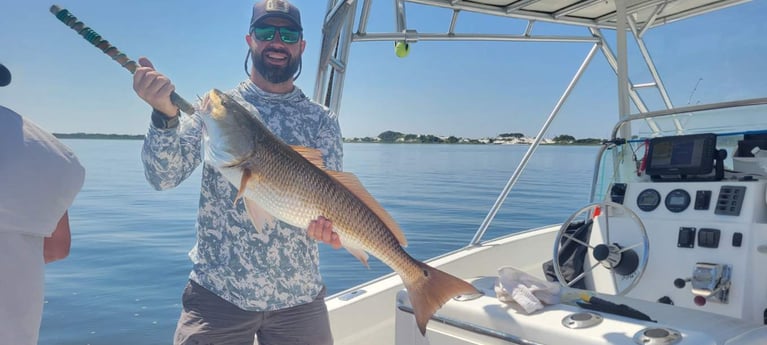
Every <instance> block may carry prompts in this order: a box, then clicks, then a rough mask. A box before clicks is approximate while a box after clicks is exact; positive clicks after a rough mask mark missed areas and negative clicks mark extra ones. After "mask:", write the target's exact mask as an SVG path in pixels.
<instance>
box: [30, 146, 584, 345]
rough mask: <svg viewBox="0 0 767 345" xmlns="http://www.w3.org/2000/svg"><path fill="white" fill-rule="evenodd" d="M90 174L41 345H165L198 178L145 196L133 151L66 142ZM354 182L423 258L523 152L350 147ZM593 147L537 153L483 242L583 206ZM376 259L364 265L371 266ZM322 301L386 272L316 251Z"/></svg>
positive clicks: (471, 223)
mask: <svg viewBox="0 0 767 345" xmlns="http://www.w3.org/2000/svg"><path fill="white" fill-rule="evenodd" d="M65 142H66V143H67V144H68V145H69V146H71V147H72V148H73V149H74V150H75V151H76V152H77V154H78V156H79V157H80V160H81V162H82V163H83V164H84V165H85V167H86V169H87V177H86V181H85V186H84V187H83V190H82V192H81V193H80V194H79V195H78V197H77V199H76V200H75V203H74V205H73V207H72V208H71V210H70V217H71V228H72V251H71V254H70V256H69V258H67V259H66V260H63V261H60V262H55V263H52V264H49V265H48V266H47V268H46V294H45V295H46V297H45V301H46V302H45V310H44V313H43V323H42V329H41V332H40V344H43V345H49V344H57V345H58V344H61V345H68V344H92V345H96V344H109V345H119V344H169V343H170V342H171V339H172V334H173V331H174V329H175V324H176V320H177V318H178V315H179V311H180V308H181V306H180V297H181V291H182V289H183V287H184V284H185V283H186V281H187V275H188V273H189V270H190V268H191V263H190V261H189V259H188V257H187V252H188V251H189V249H190V248H191V247H192V245H193V244H194V220H195V218H196V206H197V201H198V192H199V184H200V174H199V169H198V171H197V172H196V173H195V174H194V175H192V176H191V177H190V178H189V179H188V180H187V181H185V182H184V183H183V184H182V185H180V186H179V187H177V188H176V189H174V190H170V191H163V192H157V191H154V190H153V189H151V188H150V187H149V185H148V184H147V183H146V181H145V179H144V175H143V170H142V167H141V162H140V157H139V154H140V150H141V142H140V141H121V140H116V141H109V140H66V141H65ZM344 149H345V159H344V164H345V170H346V171H350V172H354V173H355V174H357V176H358V177H359V178H360V180H361V181H362V183H363V184H364V185H365V186H366V187H367V188H368V190H369V191H370V192H371V193H372V194H373V196H375V197H376V198H377V199H378V200H379V202H380V203H381V204H382V205H383V206H384V207H385V208H386V209H387V210H388V211H389V212H390V213H391V214H392V216H393V217H394V219H396V220H397V221H398V222H399V223H400V225H401V227H402V229H403V230H404V231H405V234H406V236H407V237H408V242H409V247H408V249H407V250H408V252H409V253H410V254H411V255H413V256H414V257H416V258H418V259H422V260H425V259H428V258H431V257H434V256H436V255H439V254H442V253H444V252H445V251H450V250H454V249H458V248H460V247H462V246H464V245H466V244H467V243H468V242H469V241H470V240H471V238H472V237H473V234H474V232H475V231H476V229H477V228H478V227H479V225H480V224H481V222H482V220H483V219H484V217H485V215H486V214H487V211H488V210H489V209H490V207H491V206H492V205H493V203H494V202H495V200H496V198H497V197H498V194H499V193H500V191H501V190H502V188H503V186H504V185H505V183H506V181H507V180H508V178H509V177H510V176H511V174H512V172H513V171H514V168H515V167H516V164H517V163H518V162H519V160H520V159H521V158H522V156H523V155H524V152H525V150H527V146H516V145H502V146H501V145H416V144H407V145H386V144H346V145H345V146H344ZM596 153H597V148H596V147H563V146H545V147H541V148H539V149H538V152H537V155H536V156H535V157H534V158H533V159H532V161H531V162H530V165H529V166H528V170H527V171H526V173H525V174H524V175H523V176H522V179H521V181H520V182H519V183H518V184H517V186H516V187H515V190H513V191H512V193H511V195H510V197H509V199H507V201H506V203H505V204H504V207H503V208H502V209H501V212H500V213H499V214H498V216H497V217H496V221H495V222H494V223H493V225H492V226H491V227H490V229H489V231H488V233H487V234H486V236H485V238H491V237H496V236H498V235H501V234H505V233H508V232H514V231H520V230H524V229H529V228H532V227H538V226H543V225H549V224H554V223H559V222H562V221H564V220H565V219H566V218H567V216H569V215H570V214H571V213H572V212H573V211H575V210H576V209H577V208H579V207H580V206H583V205H585V204H586V203H587V202H588V200H587V199H588V194H589V186H590V182H591V169H592V167H593V164H594V159H595V157H596V156H595V155H596ZM371 259H372V258H371ZM321 269H322V274H323V276H324V278H325V282H326V284H327V286H328V291H329V293H331V294H332V293H336V292H339V291H342V290H344V289H346V288H350V287H353V286H355V285H357V284H360V283H362V282H364V281H367V280H369V279H371V278H374V277H377V276H379V275H382V274H385V273H388V272H390V270H389V268H388V267H387V266H385V265H383V264H382V263H380V262H379V261H377V260H375V259H372V260H371V263H370V269H366V268H365V267H364V266H362V265H361V264H360V263H359V262H358V261H357V260H356V259H355V258H354V257H352V256H351V255H350V254H348V253H347V252H346V251H345V250H332V249H329V248H328V247H327V246H321Z"/></svg>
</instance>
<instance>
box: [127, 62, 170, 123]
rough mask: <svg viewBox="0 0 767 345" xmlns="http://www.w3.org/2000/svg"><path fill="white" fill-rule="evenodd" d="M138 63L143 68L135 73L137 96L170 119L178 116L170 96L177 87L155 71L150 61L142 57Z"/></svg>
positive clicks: (134, 80) (134, 85)
mask: <svg viewBox="0 0 767 345" xmlns="http://www.w3.org/2000/svg"><path fill="white" fill-rule="evenodd" d="M138 63H139V65H141V67H138V68H136V72H135V73H133V91H136V94H137V95H138V96H139V97H141V99H143V100H144V102H147V103H148V104H149V105H151V106H152V108H154V109H157V110H159V111H161V112H162V113H163V114H165V115H167V116H168V117H173V116H176V114H178V107H177V106H175V105H173V103H172V102H171V101H170V94H171V92H173V91H174V90H175V89H176V87H175V86H174V85H173V84H172V83H171V82H170V79H168V77H166V76H164V75H162V74H161V73H159V72H157V71H155V69H154V65H152V62H151V61H149V59H147V58H145V57H141V58H139V59H138Z"/></svg>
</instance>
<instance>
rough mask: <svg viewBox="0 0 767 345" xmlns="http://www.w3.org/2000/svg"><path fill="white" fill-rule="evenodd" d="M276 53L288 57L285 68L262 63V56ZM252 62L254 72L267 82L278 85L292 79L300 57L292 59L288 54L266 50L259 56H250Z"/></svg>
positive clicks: (286, 52) (281, 51)
mask: <svg viewBox="0 0 767 345" xmlns="http://www.w3.org/2000/svg"><path fill="white" fill-rule="evenodd" d="M270 51H272V52H278V53H282V54H285V55H287V56H288V64H287V66H285V67H276V66H267V65H266V63H265V62H264V55H265V54H266V53H268V52H270ZM250 55H251V58H252V60H253V67H255V68H256V71H258V73H260V74H261V76H263V77H264V79H266V80H268V81H269V82H272V83H275V84H279V83H282V82H285V81H287V80H288V79H291V78H293V76H294V75H295V74H296V71H298V67H299V65H300V64H301V56H298V57H297V58H294V57H293V55H291V54H290V52H288V51H285V50H278V49H266V50H264V51H263V52H261V55H257V54H250Z"/></svg>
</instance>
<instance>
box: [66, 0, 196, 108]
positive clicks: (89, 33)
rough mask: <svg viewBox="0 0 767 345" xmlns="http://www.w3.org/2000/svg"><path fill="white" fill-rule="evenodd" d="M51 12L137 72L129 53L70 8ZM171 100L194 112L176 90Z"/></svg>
mask: <svg viewBox="0 0 767 345" xmlns="http://www.w3.org/2000/svg"><path fill="white" fill-rule="evenodd" d="M51 13H53V15H54V16H56V18H58V19H59V20H60V21H61V22H62V23H64V24H65V25H66V26H68V27H70V28H72V30H75V31H76V32H77V33H78V34H80V36H82V37H83V38H84V39H85V40H86V41H88V42H90V44H92V45H93V46H94V47H96V48H98V49H101V51H102V52H103V53H104V54H107V55H108V56H109V57H111V58H112V60H115V61H116V62H117V63H119V64H120V66H123V67H124V68H125V69H127V70H128V71H130V72H131V74H133V73H135V72H136V68H138V64H137V63H136V61H133V60H131V59H130V58H129V57H128V56H127V55H125V54H123V53H122V52H120V50H119V49H117V48H116V47H115V46H113V45H112V44H110V43H109V41H107V40H105V39H102V37H101V35H99V34H98V33H96V31H93V29H91V28H89V27H87V26H85V24H84V23H83V22H81V21H79V20H78V19H77V17H75V16H74V15H72V13H71V12H69V10H67V9H63V8H61V7H59V6H57V5H52V6H51ZM170 101H171V102H172V103H173V105H175V106H177V107H178V108H179V109H181V111H183V112H185V113H187V114H189V115H192V114H194V107H193V106H192V104H190V103H189V102H187V101H186V100H185V99H183V98H181V96H179V95H178V94H177V93H176V92H175V91H173V92H171V94H170Z"/></svg>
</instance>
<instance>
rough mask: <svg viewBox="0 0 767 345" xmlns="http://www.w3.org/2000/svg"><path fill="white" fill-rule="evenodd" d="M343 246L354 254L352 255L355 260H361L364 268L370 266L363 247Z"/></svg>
mask: <svg viewBox="0 0 767 345" xmlns="http://www.w3.org/2000/svg"><path fill="white" fill-rule="evenodd" d="M344 248H346V250H347V251H349V253H351V254H352V255H354V257H355V258H357V260H359V261H360V262H362V264H363V265H365V268H370V266H369V265H368V257H369V256H368V253H366V252H365V250H364V249H362V248H357V247H344Z"/></svg>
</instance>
